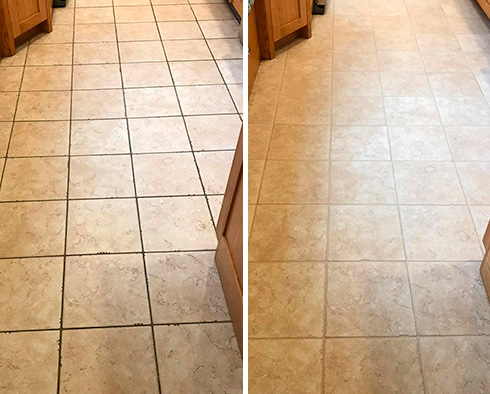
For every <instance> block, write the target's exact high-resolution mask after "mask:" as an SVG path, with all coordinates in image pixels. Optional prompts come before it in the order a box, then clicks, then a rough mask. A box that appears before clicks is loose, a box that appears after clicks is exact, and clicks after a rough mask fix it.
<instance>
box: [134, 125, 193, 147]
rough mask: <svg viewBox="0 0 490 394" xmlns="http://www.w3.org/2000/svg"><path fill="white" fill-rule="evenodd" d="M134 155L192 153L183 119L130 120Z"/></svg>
mask: <svg viewBox="0 0 490 394" xmlns="http://www.w3.org/2000/svg"><path fill="white" fill-rule="evenodd" d="M129 130H130V133H131V147H132V150H133V153H150V152H175V151H190V150H191V147H190V144H189V139H188V138H187V133H186V129H185V125H184V121H183V119H182V118H181V117H175V118H172V117H169V118H148V119H145V118H142V119H130V120H129Z"/></svg>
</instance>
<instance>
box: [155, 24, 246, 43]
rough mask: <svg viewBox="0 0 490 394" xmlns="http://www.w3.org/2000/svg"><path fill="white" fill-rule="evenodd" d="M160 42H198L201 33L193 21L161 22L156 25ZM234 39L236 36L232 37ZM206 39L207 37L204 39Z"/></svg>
mask: <svg viewBox="0 0 490 394" xmlns="http://www.w3.org/2000/svg"><path fill="white" fill-rule="evenodd" d="M158 28H159V29H160V34H161V35H162V40H164V41H166V40H199V39H202V38H203V36H202V33H201V30H200V29H199V25H198V24H197V22H195V21H193V20H192V21H180V22H161V23H159V24H158ZM234 37H236V35H235V36H234ZM206 38H208V37H206Z"/></svg>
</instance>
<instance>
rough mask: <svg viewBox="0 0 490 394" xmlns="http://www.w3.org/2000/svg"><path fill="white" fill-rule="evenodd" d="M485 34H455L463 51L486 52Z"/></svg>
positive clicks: (488, 48)
mask: <svg viewBox="0 0 490 394" xmlns="http://www.w3.org/2000/svg"><path fill="white" fill-rule="evenodd" d="M487 34H488V33H486V34H456V39H457V40H458V43H459V45H460V46H461V49H462V50H463V52H488V51H489V50H490V46H489V45H488V42H487Z"/></svg>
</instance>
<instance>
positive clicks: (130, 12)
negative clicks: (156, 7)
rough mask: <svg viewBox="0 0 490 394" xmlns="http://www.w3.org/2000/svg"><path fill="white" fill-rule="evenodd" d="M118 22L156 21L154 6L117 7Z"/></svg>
mask: <svg viewBox="0 0 490 394" xmlns="http://www.w3.org/2000/svg"><path fill="white" fill-rule="evenodd" d="M114 13H115V15H116V23H131V22H138V23H143V22H154V21H155V18H154V17H153V11H152V7H150V6H149V5H147V6H136V5H135V6H131V7H115V8H114Z"/></svg>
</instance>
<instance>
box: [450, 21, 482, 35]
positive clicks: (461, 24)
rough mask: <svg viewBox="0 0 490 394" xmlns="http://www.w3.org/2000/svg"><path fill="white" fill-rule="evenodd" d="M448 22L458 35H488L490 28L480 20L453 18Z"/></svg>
mask: <svg viewBox="0 0 490 394" xmlns="http://www.w3.org/2000/svg"><path fill="white" fill-rule="evenodd" d="M448 22H449V24H450V25H451V27H452V29H453V31H454V33H456V34H483V35H485V34H488V27H487V25H486V23H485V21H484V20H483V19H480V18H465V17H451V18H448Z"/></svg>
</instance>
